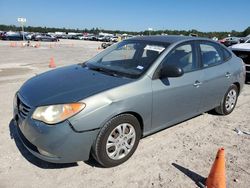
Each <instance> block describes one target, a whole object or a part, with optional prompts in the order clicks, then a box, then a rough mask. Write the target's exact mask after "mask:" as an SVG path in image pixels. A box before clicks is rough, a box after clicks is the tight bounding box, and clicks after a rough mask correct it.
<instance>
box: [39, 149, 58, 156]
mask: <svg viewBox="0 0 250 188" xmlns="http://www.w3.org/2000/svg"><path fill="white" fill-rule="evenodd" d="M37 150H38V151H39V153H40V154H42V155H44V156H46V157H57V156H56V155H53V154H51V153H49V152H47V151H44V150H42V149H41V148H37Z"/></svg>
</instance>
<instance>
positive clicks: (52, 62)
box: [49, 57, 56, 68]
mask: <svg viewBox="0 0 250 188" xmlns="http://www.w3.org/2000/svg"><path fill="white" fill-rule="evenodd" d="M49 68H56V64H55V60H54V57H51V58H50V62H49Z"/></svg>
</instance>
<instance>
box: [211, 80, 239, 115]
mask: <svg viewBox="0 0 250 188" xmlns="http://www.w3.org/2000/svg"><path fill="white" fill-rule="evenodd" d="M238 95H239V90H238V87H237V86H236V85H234V84H233V85H231V86H230V88H229V89H228V90H227V92H226V94H225V95H224V97H223V100H222V102H221V104H220V106H218V107H217V108H215V111H216V112H217V113H218V114H221V115H228V114H230V113H231V112H232V111H233V110H234V108H235V106H236V103H237V99H238Z"/></svg>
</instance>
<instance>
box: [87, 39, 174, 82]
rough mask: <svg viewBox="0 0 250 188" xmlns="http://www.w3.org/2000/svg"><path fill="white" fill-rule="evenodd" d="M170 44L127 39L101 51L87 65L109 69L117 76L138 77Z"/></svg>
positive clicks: (94, 68) (99, 68)
mask: <svg viewBox="0 0 250 188" xmlns="http://www.w3.org/2000/svg"><path fill="white" fill-rule="evenodd" d="M168 45H169V44H168V43H160V42H152V41H141V40H125V41H122V42H120V43H118V44H114V45H112V46H111V47H109V48H107V49H106V50H104V51H103V52H101V53H99V54H98V55H97V56H95V57H94V58H92V59H90V60H89V61H87V62H86V65H87V66H88V67H89V68H90V69H93V70H96V71H103V72H104V71H105V72H107V71H109V72H112V73H114V74H113V75H116V76H125V77H130V78H138V77H140V76H141V75H142V74H144V73H145V72H146V71H147V70H148V68H149V67H150V66H151V65H152V64H153V62H154V61H155V60H156V59H157V58H158V57H159V56H160V54H161V53H162V52H163V51H164V50H165V49H166V48H167V46H168Z"/></svg>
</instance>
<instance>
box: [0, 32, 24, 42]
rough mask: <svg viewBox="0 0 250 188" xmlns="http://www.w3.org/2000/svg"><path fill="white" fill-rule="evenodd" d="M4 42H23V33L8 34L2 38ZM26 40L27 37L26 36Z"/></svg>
mask: <svg viewBox="0 0 250 188" xmlns="http://www.w3.org/2000/svg"><path fill="white" fill-rule="evenodd" d="M1 38H2V40H23V35H22V33H21V32H6V33H4V34H2V36H1ZM24 40H26V36H25V35H24Z"/></svg>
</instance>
